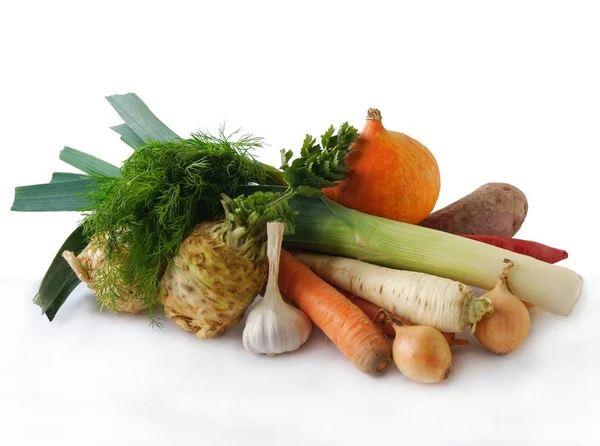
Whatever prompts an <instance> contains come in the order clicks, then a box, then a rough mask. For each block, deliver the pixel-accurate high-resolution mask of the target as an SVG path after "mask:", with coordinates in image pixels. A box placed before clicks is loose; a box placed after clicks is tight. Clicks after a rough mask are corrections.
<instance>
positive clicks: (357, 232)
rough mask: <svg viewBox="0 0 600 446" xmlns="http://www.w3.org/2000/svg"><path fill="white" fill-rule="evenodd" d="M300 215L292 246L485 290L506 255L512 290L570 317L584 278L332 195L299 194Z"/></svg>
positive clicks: (289, 241) (492, 283) (296, 204)
mask: <svg viewBox="0 0 600 446" xmlns="http://www.w3.org/2000/svg"><path fill="white" fill-rule="evenodd" d="M291 204H292V206H293V208H294V210H295V211H297V212H298V215H297V216H296V218H295V227H296V230H295V232H294V234H291V235H288V236H286V239H285V241H286V244H287V246H290V247H295V248H300V249H306V250H311V251H320V252H323V253H327V254H333V255H338V256H344V257H353V258H356V259H359V260H362V261H365V262H368V263H373V264H376V265H381V266H387V267H390V268H396V269H404V270H409V271H418V272H423V273H428V274H432V275H435V276H440V277H446V278H448V279H453V280H456V281H459V282H462V283H464V284H466V285H470V286H475V287H478V288H483V289H487V290H489V289H492V288H494V286H495V284H496V281H497V279H498V271H500V270H501V269H502V268H503V267H504V264H505V263H504V260H505V259H510V260H511V261H512V262H513V263H514V267H513V269H512V270H511V277H510V290H511V292H512V293H513V294H514V295H515V296H517V297H518V298H519V299H521V300H524V301H526V302H529V303H531V304H533V305H537V306H539V307H540V308H543V309H545V310H547V311H549V312H551V313H554V314H557V315H562V316H567V315H569V314H570V313H571V310H572V309H573V306H574V305H575V304H576V303H577V300H578V299H579V297H580V295H581V291H582V287H583V279H582V278H581V276H579V275H578V274H577V273H575V272H574V271H572V270H570V269H568V268H565V267H562V266H558V265H551V264H548V263H545V262H542V261H540V260H537V259H534V258H532V257H528V256H525V255H521V254H516V253H514V252H511V251H507V250H505V249H502V248H498V247H495V246H491V245H486V244H484V243H481V242H477V241H474V240H470V239H467V238H464V237H460V236H457V235H453V234H448V233H445V232H442V231H437V230H434V229H428V228H423V227H421V226H417V225H411V224H407V223H400V222H396V221H392V220H387V219H384V218H380V217H374V216H371V215H367V214H364V213H361V212H358V211H355V210H352V209H349V208H346V207H344V206H341V205H339V204H337V203H334V202H332V201H330V200H327V199H323V200H321V201H317V200H314V199H308V198H304V197H296V198H294V199H293V201H292V202H291Z"/></svg>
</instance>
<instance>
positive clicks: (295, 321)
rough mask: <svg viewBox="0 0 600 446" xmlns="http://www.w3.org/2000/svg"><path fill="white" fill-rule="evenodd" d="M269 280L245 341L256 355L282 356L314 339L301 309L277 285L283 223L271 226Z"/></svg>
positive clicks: (250, 315) (250, 318)
mask: <svg viewBox="0 0 600 446" xmlns="http://www.w3.org/2000/svg"><path fill="white" fill-rule="evenodd" d="M267 237H268V241H267V256H268V258H269V278H268V279H267V287H266V291H265V295H264V297H263V298H262V299H261V300H260V302H258V303H257V304H256V305H255V306H254V308H252V309H251V310H250V311H249V312H248V315H247V317H246V325H245V327H244V333H243V335H242V340H243V343H244V348H245V349H246V350H248V351H249V352H252V353H255V354H265V355H270V356H272V355H278V354H281V353H285V352H291V351H294V350H297V349H298V348H300V346H302V344H304V343H305V342H306V341H307V339H308V337H309V336H310V333H311V330H312V323H311V321H310V319H309V318H308V316H307V315H306V314H305V313H303V312H302V311H301V310H299V309H297V308H295V307H293V306H291V305H290V304H288V303H287V302H286V301H284V300H283V297H282V296H281V293H280V292H279V286H278V285H277V278H278V275H279V254H280V252H281V242H282V239H283V224H282V223H275V222H270V223H267Z"/></svg>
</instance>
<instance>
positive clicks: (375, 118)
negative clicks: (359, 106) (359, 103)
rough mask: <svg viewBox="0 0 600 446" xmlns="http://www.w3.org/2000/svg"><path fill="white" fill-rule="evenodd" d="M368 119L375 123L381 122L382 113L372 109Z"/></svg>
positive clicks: (368, 113)
mask: <svg viewBox="0 0 600 446" xmlns="http://www.w3.org/2000/svg"><path fill="white" fill-rule="evenodd" d="M367 119H370V120H373V121H381V112H380V111H379V110H377V109H376V108H370V109H369V111H368V112H367Z"/></svg>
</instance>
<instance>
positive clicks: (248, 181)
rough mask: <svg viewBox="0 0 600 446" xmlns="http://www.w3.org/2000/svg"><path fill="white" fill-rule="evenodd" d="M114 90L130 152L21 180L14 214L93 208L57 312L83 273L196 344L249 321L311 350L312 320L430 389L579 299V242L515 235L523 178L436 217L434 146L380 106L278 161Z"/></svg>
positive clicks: (520, 345)
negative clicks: (175, 123) (570, 257)
mask: <svg viewBox="0 0 600 446" xmlns="http://www.w3.org/2000/svg"><path fill="white" fill-rule="evenodd" d="M108 100H109V102H110V104H111V105H112V106H113V108H114V109H115V111H116V112H117V113H118V114H119V116H120V117H121V118H122V119H123V121H124V122H123V123H122V124H119V125H117V126H115V127H112V129H113V130H115V131H116V132H117V133H118V134H119V135H121V140H122V141H123V142H125V143H126V144H127V145H129V146H130V147H131V148H132V149H133V153H132V154H131V155H130V157H129V158H128V159H127V160H126V161H125V162H124V163H123V165H122V166H120V167H119V166H114V165H112V164H110V163H108V162H106V161H103V160H101V159H99V158H97V157H95V156H92V155H90V154H87V153H84V152H80V151H77V150H74V149H70V148H65V149H64V150H63V151H61V154H60V158H61V160H63V161H64V162H65V163H67V164H69V165H70V166H71V167H72V168H75V169H77V170H78V172H54V173H53V174H52V176H51V181H50V182H49V183H43V184H35V185H29V186H18V187H17V188H16V189H15V199H14V202H13V206H12V210H14V211H21V212H25V211H26V212H42V211H44V212H45V211H74V212H81V213H83V214H84V218H83V221H82V223H81V224H80V225H79V226H78V227H77V228H75V229H74V231H73V233H72V234H71V235H70V236H69V237H68V238H67V240H65V242H64V243H63V244H62V245H61V246H60V248H59V249H58V251H57V253H56V256H55V258H54V260H53V261H52V263H51V265H50V267H49V268H48V271H47V273H46V274H45V276H44V278H43V280H42V283H41V285H40V288H39V290H38V293H37V295H36V296H35V299H34V302H35V303H36V304H37V305H39V306H40V307H41V308H42V312H43V314H45V315H46V317H47V318H48V319H49V320H50V321H52V320H53V319H54V318H55V317H56V315H57V313H59V310H60V308H61V307H62V306H63V305H64V304H65V303H66V302H67V299H68V297H69V296H70V294H71V293H72V291H73V290H74V289H75V287H76V286H77V285H78V284H79V283H85V284H86V285H87V286H88V288H89V290H90V292H91V294H92V295H93V296H94V298H95V300H96V302H97V304H98V308H99V309H100V310H109V311H116V312H130V313H143V314H145V315H146V317H148V318H149V320H150V321H152V322H155V321H157V320H158V319H160V318H161V316H164V317H166V318H167V319H168V320H169V321H170V322H172V323H175V324H176V325H177V326H178V327H180V328H181V329H183V330H185V331H187V332H191V333H193V334H194V335H195V336H197V338H199V339H210V338H218V337H219V336H221V335H222V334H223V333H224V332H225V331H226V330H228V329H229V328H230V327H233V326H235V325H237V324H240V323H242V321H243V320H244V318H245V319H246V320H245V326H244V330H243V335H242V336H241V339H240V342H241V343H242V344H243V346H244V348H245V351H246V354H255V355H257V356H256V357H257V358H258V357H259V356H267V357H271V356H275V355H280V354H300V353H292V352H297V351H299V352H302V351H303V350H305V347H304V345H305V344H306V342H307V341H308V340H309V338H310V336H312V335H313V333H314V332H315V331H317V330H316V329H314V330H313V324H314V326H315V327H316V328H318V329H319V330H320V331H321V332H322V333H323V334H324V335H325V336H326V337H327V338H329V339H330V340H331V341H332V342H331V344H330V345H331V347H332V348H335V349H337V350H339V353H340V354H341V355H340V356H341V357H342V358H345V359H346V360H347V361H348V362H349V363H350V364H352V365H353V366H354V367H355V368H356V369H357V370H359V371H361V372H363V373H365V374H367V375H371V376H379V375H382V374H384V373H388V372H389V371H390V369H397V371H396V373H398V371H399V373H400V374H401V376H404V377H406V378H408V379H409V380H412V381H414V382H417V383H422V384H424V383H439V382H442V381H446V380H447V379H448V378H449V377H451V376H452V375H453V373H455V371H454V366H453V361H452V349H453V348H454V347H455V346H463V347H461V348H469V347H471V346H473V345H475V344H477V343H479V344H481V345H482V346H483V347H484V349H485V350H487V351H489V352H490V353H493V354H496V355H506V354H509V353H511V352H513V351H514V350H516V349H525V348H527V336H528V334H529V330H530V324H531V321H530V317H529V310H528V308H531V307H532V306H536V307H539V309H540V310H545V311H548V312H551V313H553V314H555V315H556V316H557V317H565V316H568V315H569V314H570V312H571V311H572V309H573V307H574V305H576V303H577V301H578V299H579V297H580V295H581V292H582V287H583V279H582V278H581V277H580V276H579V275H578V274H577V273H575V272H574V271H573V270H571V269H569V268H565V267H563V266H559V265H555V264H556V263H558V262H560V261H562V260H564V259H566V258H567V252H566V251H564V250H561V249H557V248H554V247H551V246H548V245H545V244H542V243H539V242H536V241H532V240H522V239H516V238H513V237H514V236H515V234H516V233H517V232H518V230H519V229H520V228H521V226H522V225H523V223H524V221H525V217H526V215H527V211H528V203H527V199H526V197H525V194H524V193H523V192H522V191H521V190H519V189H518V188H516V187H514V186H512V185H510V184H505V183H488V184H485V185H483V186H481V187H480V188H478V189H477V190H475V191H474V192H473V193H471V194H469V195H468V196H466V197H463V198H460V199H458V200H457V201H456V202H454V203H452V204H451V205H449V206H447V207H445V208H442V209H440V210H438V211H436V212H433V213H431V212H432V210H433V209H434V207H435V205H436V202H437V199H438V196H439V191H440V185H441V184H440V168H439V166H438V164H437V161H436V159H435V157H434V156H433V153H432V152H431V151H430V150H429V149H427V148H426V147H425V146H424V145H423V144H421V143H420V142H419V141H417V140H416V139H414V138H411V137H409V136H407V135H405V134H403V133H400V132H396V131H389V130H386V129H385V128H384V127H383V125H382V122H381V113H380V112H379V111H378V110H376V109H370V110H369V112H368V116H367V124H366V125H365V127H364V129H363V130H362V131H361V132H359V131H358V130H357V129H356V128H355V127H353V126H351V125H349V124H348V123H343V124H341V125H339V126H338V127H337V129H336V127H334V126H330V127H329V128H328V129H327V130H326V131H325V132H324V133H323V134H322V135H321V136H320V138H318V139H317V138H313V137H312V136H310V135H306V137H305V138H304V141H303V143H302V145H301V147H300V150H299V151H296V152H294V150H286V149H282V150H281V158H282V161H281V166H279V167H275V166H269V165H266V164H264V163H261V162H259V161H258V160H257V159H255V157H254V155H253V151H254V150H255V149H257V148H260V147H262V146H263V140H262V139H261V138H258V137H255V136H252V135H239V134H236V133H234V134H230V135H229V134H226V133H225V131H224V129H220V131H219V133H218V134H217V135H212V134H209V133H204V132H197V133H192V134H191V136H190V137H189V138H182V137H180V136H178V135H176V134H175V133H174V132H173V131H172V130H171V129H170V128H168V127H167V126H166V125H165V124H164V123H163V122H162V121H160V120H159V119H158V118H157V117H156V116H155V115H154V114H153V113H152V112H151V111H150V109H149V108H148V107H147V106H146V104H144V102H142V101H141V99H140V98H139V97H138V96H136V95H135V94H133V93H128V94H125V95H115V96H110V97H108ZM282 246H283V249H282ZM474 286H476V287H479V288H483V289H485V290H487V292H486V293H485V294H483V296H480V297H477V296H476V295H475V294H474V292H473V289H472V287H474ZM255 299H258V303H257V304H256V305H255V306H254V307H252V303H253V302H254V301H255ZM140 317H143V316H141V315H140ZM461 334H466V335H467V336H471V335H472V337H473V341H472V342H469V341H468V340H467V339H464V338H460V337H458V336H460V335H461ZM467 345H468V347H465V346H467ZM485 350H484V351H485ZM306 353H307V354H306V357H307V359H306V360H310V358H309V354H308V352H306ZM267 366H268V365H266V366H265V367H267ZM390 366H391V367H390ZM394 366H395V367H394Z"/></svg>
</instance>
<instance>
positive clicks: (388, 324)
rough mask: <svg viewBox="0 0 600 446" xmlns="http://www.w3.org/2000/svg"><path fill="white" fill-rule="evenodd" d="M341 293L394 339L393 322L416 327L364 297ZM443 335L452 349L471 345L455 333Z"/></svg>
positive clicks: (345, 292)
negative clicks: (388, 313) (454, 346)
mask: <svg viewBox="0 0 600 446" xmlns="http://www.w3.org/2000/svg"><path fill="white" fill-rule="evenodd" d="M340 292H341V293H342V294H343V295H344V296H346V297H347V298H348V299H350V301H351V302H352V303H353V304H354V305H356V306H357V307H358V308H360V309H361V310H363V311H364V313H365V314H366V315H367V316H368V317H369V318H370V319H371V320H372V321H373V322H375V323H376V324H377V326H378V327H379V329H380V330H381V331H382V332H383V333H384V334H386V335H387V336H389V337H392V338H393V337H394V336H396V330H394V324H393V321H392V320H397V321H398V322H400V323H401V324H402V325H406V326H410V325H416V324H413V323H412V322H410V321H409V320H407V319H403V318H401V317H400V316H398V315H396V314H392V315H391V317H389V316H387V315H386V313H385V312H384V310H382V309H381V308H380V307H378V306H377V305H375V304H374V303H372V302H369V301H368V300H366V299H363V298H362V297H358V296H357V295H355V294H352V293H349V292H347V291H342V290H340ZM442 334H443V335H444V337H445V338H446V341H448V345H450V347H452V346H453V345H466V344H468V343H469V341H467V340H466V339H457V338H456V335H455V333H444V332H442Z"/></svg>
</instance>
